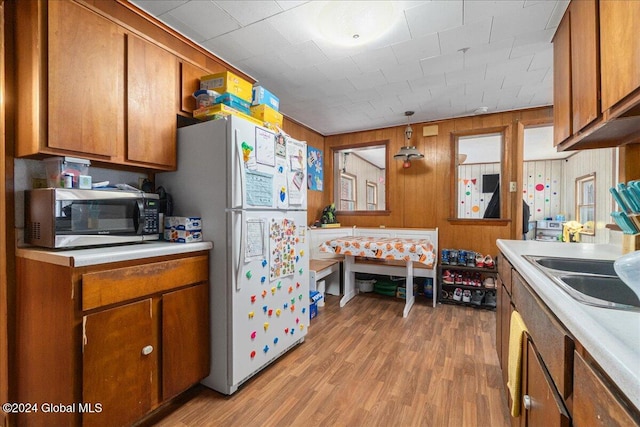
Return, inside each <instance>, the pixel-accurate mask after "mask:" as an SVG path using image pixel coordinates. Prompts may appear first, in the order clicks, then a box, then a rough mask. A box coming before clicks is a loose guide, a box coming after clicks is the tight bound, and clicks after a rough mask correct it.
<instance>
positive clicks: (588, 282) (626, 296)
mask: <svg viewBox="0 0 640 427" xmlns="http://www.w3.org/2000/svg"><path fill="white" fill-rule="evenodd" d="M557 279H558V280H560V281H562V283H564V284H565V285H567V286H569V288H571V289H573V290H574V291H577V292H579V293H580V294H582V295H584V296H586V297H589V298H586V299H585V301H584V302H585V303H587V304H591V305H599V304H603V303H604V302H606V303H610V304H613V306H612V308H616V306H628V307H629V308H631V307H635V308H636V309H640V299H639V298H638V295H636V293H635V292H634V291H633V290H632V289H631V288H630V287H629V286H627V284H626V283H624V282H623V281H622V280H621V279H620V278H619V277H605V276H595V275H594V276H587V275H561V276H559V277H558V278H557ZM596 300H597V301H596ZM606 305H607V306H608V304H606ZM618 308H624V307H618Z"/></svg>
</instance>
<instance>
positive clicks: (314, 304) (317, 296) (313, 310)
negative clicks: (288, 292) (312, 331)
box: [309, 291, 322, 319]
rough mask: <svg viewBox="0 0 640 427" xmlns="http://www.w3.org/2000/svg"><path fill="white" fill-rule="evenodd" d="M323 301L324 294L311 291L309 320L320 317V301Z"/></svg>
mask: <svg viewBox="0 0 640 427" xmlns="http://www.w3.org/2000/svg"><path fill="white" fill-rule="evenodd" d="M321 299H322V294H321V293H320V292H318V291H309V319H313V318H314V317H316V316H317V315H318V301H320V300H321Z"/></svg>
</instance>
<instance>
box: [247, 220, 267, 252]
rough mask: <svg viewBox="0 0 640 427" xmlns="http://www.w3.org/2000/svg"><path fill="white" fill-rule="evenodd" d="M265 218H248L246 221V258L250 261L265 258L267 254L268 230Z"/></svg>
mask: <svg viewBox="0 0 640 427" xmlns="http://www.w3.org/2000/svg"><path fill="white" fill-rule="evenodd" d="M265 225H266V224H265V220H263V219H248V220H247V223H246V227H247V228H246V230H247V234H246V242H245V243H246V245H245V253H244V260H245V262H249V261H251V260H254V259H263V258H265V257H266V256H267V254H266V248H265V244H266V240H265V237H266V233H265V232H266V230H265V228H266V227H265Z"/></svg>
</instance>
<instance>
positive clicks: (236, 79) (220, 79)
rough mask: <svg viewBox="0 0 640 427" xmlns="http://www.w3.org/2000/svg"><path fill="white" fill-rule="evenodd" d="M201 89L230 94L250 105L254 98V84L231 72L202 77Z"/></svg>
mask: <svg viewBox="0 0 640 427" xmlns="http://www.w3.org/2000/svg"><path fill="white" fill-rule="evenodd" d="M200 89H210V90H215V91H216V92H218V93H224V92H229V93H231V94H233V95H235V96H237V97H238V98H242V99H244V100H245V101H248V102H249V103H251V98H252V96H253V84H251V83H249V82H248V81H246V80H245V79H243V78H242V77H240V76H238V75H236V74H233V73H232V72H231V71H223V72H222V73H216V74H209V75H208V76H202V77H200Z"/></svg>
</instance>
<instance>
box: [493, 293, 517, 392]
mask: <svg viewBox="0 0 640 427" xmlns="http://www.w3.org/2000/svg"><path fill="white" fill-rule="evenodd" d="M512 312H513V305H512V304H511V298H510V297H509V294H508V293H507V291H506V289H505V287H504V286H502V288H501V291H500V300H499V302H498V313H497V315H498V316H500V319H501V321H500V330H496V335H498V334H500V336H501V338H500V341H501V346H500V348H499V350H498V351H499V352H500V363H501V365H500V366H501V367H502V381H503V382H504V385H505V387H506V386H507V380H508V379H509V370H508V369H507V368H508V367H507V365H508V364H509V329H510V328H511V313H512Z"/></svg>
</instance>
